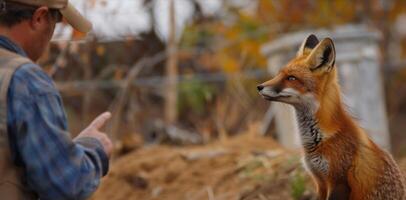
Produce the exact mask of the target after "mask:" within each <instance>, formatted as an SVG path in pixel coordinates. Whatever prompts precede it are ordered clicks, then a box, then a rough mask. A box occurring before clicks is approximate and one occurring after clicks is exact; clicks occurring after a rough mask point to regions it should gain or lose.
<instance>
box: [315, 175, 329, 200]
mask: <svg viewBox="0 0 406 200" xmlns="http://www.w3.org/2000/svg"><path fill="white" fill-rule="evenodd" d="M312 179H313V182H314V184H315V185H316V188H317V195H318V198H317V199H318V200H326V198H327V187H326V184H325V183H324V182H323V181H321V180H320V179H319V178H317V177H315V176H312Z"/></svg>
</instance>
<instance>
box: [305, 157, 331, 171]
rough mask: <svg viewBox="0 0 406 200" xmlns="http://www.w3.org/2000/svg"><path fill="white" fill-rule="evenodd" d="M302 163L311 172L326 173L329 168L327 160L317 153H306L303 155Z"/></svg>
mask: <svg viewBox="0 0 406 200" xmlns="http://www.w3.org/2000/svg"><path fill="white" fill-rule="evenodd" d="M302 161H303V165H304V166H305V168H306V170H307V171H309V172H310V173H312V174H322V175H327V174H328V170H329V163H328V160H326V159H325V158H323V156H322V155H318V154H306V155H305V156H304V157H303V160H302Z"/></svg>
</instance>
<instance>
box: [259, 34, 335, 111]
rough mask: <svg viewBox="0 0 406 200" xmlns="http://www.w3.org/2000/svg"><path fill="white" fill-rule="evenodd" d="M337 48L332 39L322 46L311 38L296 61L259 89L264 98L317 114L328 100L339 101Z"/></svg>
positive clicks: (309, 37) (294, 59)
mask: <svg viewBox="0 0 406 200" xmlns="http://www.w3.org/2000/svg"><path fill="white" fill-rule="evenodd" d="M335 57H336V53H335V48H334V44H333V41H332V40H331V39H330V38H325V39H323V40H322V41H321V42H320V41H319V40H318V39H317V37H316V36H314V35H309V36H308V37H307V38H306V39H305V40H304V41H303V43H302V45H301V46H300V49H299V51H298V52H297V55H296V57H295V58H293V59H292V60H291V61H290V62H289V63H288V64H287V65H286V66H284V67H283V68H282V69H281V70H280V72H279V73H278V74H277V75H276V76H275V77H274V78H273V79H271V80H269V81H267V82H265V83H262V84H260V85H258V86H257V89H258V91H259V93H260V94H261V95H262V97H263V98H265V99H266V100H269V101H278V102H283V103H287V104H291V105H293V106H295V107H297V106H304V107H306V108H310V109H311V110H313V111H317V110H318V108H319V107H320V104H321V103H322V102H323V101H324V100H326V98H329V99H334V98H339V97H338V96H337V94H338V93H339V88H338V84H337V75H336V73H337V72H336V68H335Z"/></svg>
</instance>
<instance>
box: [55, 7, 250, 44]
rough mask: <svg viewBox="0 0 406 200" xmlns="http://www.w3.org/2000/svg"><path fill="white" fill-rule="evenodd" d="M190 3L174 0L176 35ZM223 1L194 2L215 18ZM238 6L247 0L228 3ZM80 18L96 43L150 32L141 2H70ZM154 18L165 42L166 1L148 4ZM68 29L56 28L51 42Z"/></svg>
mask: <svg viewBox="0 0 406 200" xmlns="http://www.w3.org/2000/svg"><path fill="white" fill-rule="evenodd" d="M190 1H191V0H175V10H176V21H177V23H176V24H177V33H178V34H177V36H178V38H179V37H180V36H181V33H182V31H183V29H184V27H185V26H186V25H187V23H189V22H191V19H192V16H193V13H194V7H193V6H192V4H191V2H190ZM222 1H223V0H197V2H198V3H199V4H200V5H201V8H202V11H203V13H204V14H206V15H216V14H217V13H219V11H220V10H221V7H222ZM229 1H233V2H236V3H241V2H243V1H247V0H229ZM70 2H71V3H72V4H74V5H75V6H76V8H78V9H79V10H80V11H81V13H83V15H84V16H86V17H87V18H88V19H89V20H90V21H91V22H92V23H93V28H94V29H93V31H92V33H91V35H95V36H96V37H97V38H99V39H100V40H107V41H112V40H120V39H123V38H125V37H128V36H137V35H139V34H140V33H142V32H145V31H149V30H151V26H152V24H153V23H152V19H151V17H150V16H149V13H148V10H147V9H148V8H147V7H146V6H144V5H143V4H142V2H143V1H142V0H71V1H70ZM147 6H151V7H152V8H153V14H154V17H155V19H156V23H155V24H156V27H155V28H156V30H157V33H158V36H159V37H160V38H161V39H162V40H163V41H166V40H167V38H168V32H169V26H168V24H169V0H154V1H153V3H151V4H150V5H147ZM71 33H72V28H71V27H69V26H61V25H58V26H57V29H56V31H55V35H54V41H57V40H68V39H69V38H70V36H71Z"/></svg>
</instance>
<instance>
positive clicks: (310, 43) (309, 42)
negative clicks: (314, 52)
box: [305, 34, 319, 49]
mask: <svg viewBox="0 0 406 200" xmlns="http://www.w3.org/2000/svg"><path fill="white" fill-rule="evenodd" d="M317 44H319V39H317V37H316V36H315V35H314V34H310V35H309V36H307V39H306V44H305V47H307V48H311V49H313V48H314V47H316V46H317Z"/></svg>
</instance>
